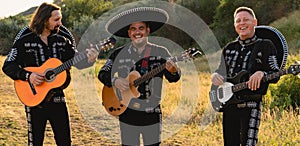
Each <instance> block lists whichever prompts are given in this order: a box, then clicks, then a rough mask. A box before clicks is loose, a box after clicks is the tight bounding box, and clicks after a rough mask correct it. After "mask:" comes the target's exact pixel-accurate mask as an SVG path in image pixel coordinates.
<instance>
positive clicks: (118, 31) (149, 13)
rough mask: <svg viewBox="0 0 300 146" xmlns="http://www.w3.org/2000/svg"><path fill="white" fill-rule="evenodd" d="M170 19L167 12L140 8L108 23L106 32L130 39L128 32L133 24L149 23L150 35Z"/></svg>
mask: <svg viewBox="0 0 300 146" xmlns="http://www.w3.org/2000/svg"><path fill="white" fill-rule="evenodd" d="M168 19H169V15H168V13H167V12H166V11H165V10H162V9H159V8H155V7H138V8H133V9H129V10H126V11H124V12H122V13H119V14H117V15H116V16H114V17H113V18H111V19H110V20H109V21H108V22H107V23H106V26H105V28H106V30H107V31H108V32H109V33H111V34H113V35H115V36H119V37H129V36H128V33H127V30H128V27H129V25H130V24H131V23H133V22H147V23H148V24H149V27H150V33H152V32H155V31H156V30H158V29H159V28H160V27H162V26H163V25H164V24H165V23H166V22H167V21H168Z"/></svg>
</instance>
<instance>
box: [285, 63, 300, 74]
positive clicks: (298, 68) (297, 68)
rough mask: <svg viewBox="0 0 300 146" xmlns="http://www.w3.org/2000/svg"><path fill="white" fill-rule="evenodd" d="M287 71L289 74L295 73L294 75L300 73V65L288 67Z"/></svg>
mask: <svg viewBox="0 0 300 146" xmlns="http://www.w3.org/2000/svg"><path fill="white" fill-rule="evenodd" d="M287 73H288V74H293V75H297V74H298V73H300V65H299V64H298V65H296V64H294V65H291V66H290V67H289V68H288V69H287Z"/></svg>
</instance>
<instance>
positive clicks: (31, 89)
mask: <svg viewBox="0 0 300 146" xmlns="http://www.w3.org/2000/svg"><path fill="white" fill-rule="evenodd" d="M115 42H116V40H115V38H113V37H111V38H108V39H105V40H103V41H102V42H101V43H100V46H98V44H96V45H95V47H96V49H97V51H98V52H100V51H101V50H106V49H109V48H112V47H113V46H114V44H115ZM85 58H87V55H86V53H80V54H79V55H77V56H74V57H73V58H72V59H70V60H67V61H66V62H64V63H62V62H61V61H60V60H59V59H57V58H50V59H48V60H47V61H46V62H44V63H43V64H42V65H41V66H39V67H25V68H24V69H25V70H27V71H30V72H37V73H40V74H43V75H44V80H45V81H44V82H43V83H42V84H41V85H39V86H35V85H33V84H32V83H31V82H30V81H22V80H15V81H14V86H15V90H16V93H17V96H18V98H19V99H20V101H21V102H22V103H23V104H25V105H26V106H29V107H33V106H37V105H38V104H40V103H41V102H42V101H43V100H44V99H45V97H46V96H47V94H48V92H49V91H50V90H51V89H54V88H58V87H62V86H63V85H64V83H65V82H66V80H67V71H66V70H68V69H69V68H70V67H71V66H73V65H75V64H77V63H78V62H80V61H82V60H83V59H85Z"/></svg>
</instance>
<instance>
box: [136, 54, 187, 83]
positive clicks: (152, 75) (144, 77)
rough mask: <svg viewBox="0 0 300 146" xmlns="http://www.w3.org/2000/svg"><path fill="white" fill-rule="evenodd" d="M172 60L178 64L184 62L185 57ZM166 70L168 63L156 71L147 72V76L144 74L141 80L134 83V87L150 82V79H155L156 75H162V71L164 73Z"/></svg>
mask: <svg viewBox="0 0 300 146" xmlns="http://www.w3.org/2000/svg"><path fill="white" fill-rule="evenodd" d="M171 60H172V61H173V62H178V61H182V60H184V57H173V58H171ZM165 68H166V63H164V64H162V65H160V66H158V67H156V68H155V69H153V70H151V71H149V72H147V73H146V74H144V75H143V76H141V77H140V78H138V79H136V80H134V81H133V86H135V87H137V86H139V85H140V84H142V83H144V82H145V81H147V80H149V79H150V78H152V77H154V76H155V75H156V74H158V73H160V72H161V71H163V70H164V69H165Z"/></svg>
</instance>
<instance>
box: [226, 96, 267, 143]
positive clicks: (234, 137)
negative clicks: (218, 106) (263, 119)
mask: <svg viewBox="0 0 300 146" xmlns="http://www.w3.org/2000/svg"><path fill="white" fill-rule="evenodd" d="M261 106H262V102H261V101H249V102H245V103H241V104H238V105H233V106H231V107H228V109H226V110H224V112H223V138H224V145H225V146H240V145H242V146H255V145H256V144H257V142H258V129H259V125H260V116H261Z"/></svg>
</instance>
